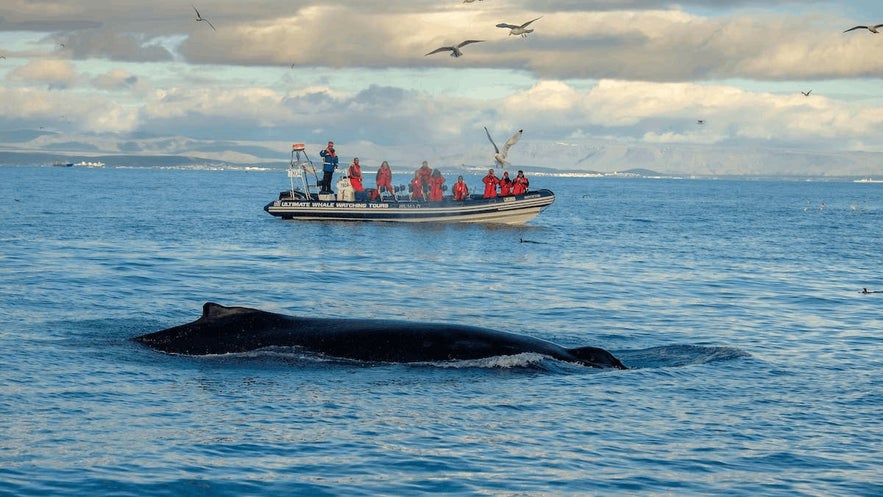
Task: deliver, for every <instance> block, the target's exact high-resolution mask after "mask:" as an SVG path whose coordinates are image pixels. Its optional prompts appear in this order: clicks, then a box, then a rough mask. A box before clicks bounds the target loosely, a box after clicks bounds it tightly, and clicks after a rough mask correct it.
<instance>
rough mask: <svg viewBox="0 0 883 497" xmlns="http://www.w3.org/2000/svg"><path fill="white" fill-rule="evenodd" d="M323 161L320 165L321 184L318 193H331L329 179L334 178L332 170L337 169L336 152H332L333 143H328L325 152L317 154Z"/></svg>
mask: <svg viewBox="0 0 883 497" xmlns="http://www.w3.org/2000/svg"><path fill="white" fill-rule="evenodd" d="M319 155H321V156H322V158H323V159H324V161H323V163H322V184H321V185H320V187H319V188H320V191H319V193H331V178H332V176H334V170H335V169H337V163H338V162H339V160H338V158H337V152H336V151H335V150H334V142H333V141H329V142H328V146H327V147H325V150H322V151H321V152H319Z"/></svg>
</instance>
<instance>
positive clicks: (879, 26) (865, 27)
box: [844, 24, 883, 34]
mask: <svg viewBox="0 0 883 497" xmlns="http://www.w3.org/2000/svg"><path fill="white" fill-rule="evenodd" d="M879 28H883V24H877V25H876V26H855V27H853V28H849V29H847V30H846V31H844V33H848V32H850V31H852V30H854V29H867V30H868V31H870V32H872V33H874V34H877V33H879V31H877V30H878V29H879Z"/></svg>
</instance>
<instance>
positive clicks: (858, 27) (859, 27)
mask: <svg viewBox="0 0 883 497" xmlns="http://www.w3.org/2000/svg"><path fill="white" fill-rule="evenodd" d="M856 29H868V27H867V26H856V27H854V28H849V29H847V30H846V31H844V33H848V32H850V31H853V30H856Z"/></svg>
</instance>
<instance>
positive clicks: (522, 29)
mask: <svg viewBox="0 0 883 497" xmlns="http://www.w3.org/2000/svg"><path fill="white" fill-rule="evenodd" d="M542 18H543V16H540V17H537V18H536V19H531V20H530V21H527V22H526V23H524V24H522V25H521V26H516V25H514V24H507V23H505V22H501V23H500V24H497V27H498V28H507V29H508V30H509V36H512V35H521V37H522V38H527V34H528V33H533V30H532V29H527V27H528V26H529V25H530V23H532V22H534V21H537V20H540V19H542Z"/></svg>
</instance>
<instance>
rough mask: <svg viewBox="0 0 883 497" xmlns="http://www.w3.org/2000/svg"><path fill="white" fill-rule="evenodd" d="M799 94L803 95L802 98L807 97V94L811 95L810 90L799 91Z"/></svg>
mask: <svg viewBox="0 0 883 497" xmlns="http://www.w3.org/2000/svg"><path fill="white" fill-rule="evenodd" d="M800 93H803V96H804V97H808V96H809V94H810V93H812V90H810V91H803V90H801V91H800Z"/></svg>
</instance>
